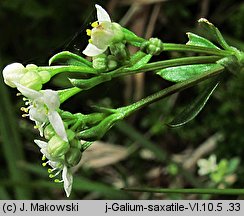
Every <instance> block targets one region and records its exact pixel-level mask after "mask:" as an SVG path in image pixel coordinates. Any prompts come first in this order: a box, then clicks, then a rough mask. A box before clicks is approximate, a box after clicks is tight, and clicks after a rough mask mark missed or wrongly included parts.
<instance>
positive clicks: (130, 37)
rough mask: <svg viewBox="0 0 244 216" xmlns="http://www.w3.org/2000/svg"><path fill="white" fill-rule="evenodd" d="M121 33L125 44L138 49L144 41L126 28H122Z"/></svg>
mask: <svg viewBox="0 0 244 216" xmlns="http://www.w3.org/2000/svg"><path fill="white" fill-rule="evenodd" d="M122 31H123V33H124V37H125V40H126V42H128V43H130V44H132V45H134V46H137V47H140V46H141V44H142V42H144V41H145V39H144V38H141V37H138V36H137V35H136V34H135V33H134V32H132V31H130V30H128V29H126V28H122Z"/></svg>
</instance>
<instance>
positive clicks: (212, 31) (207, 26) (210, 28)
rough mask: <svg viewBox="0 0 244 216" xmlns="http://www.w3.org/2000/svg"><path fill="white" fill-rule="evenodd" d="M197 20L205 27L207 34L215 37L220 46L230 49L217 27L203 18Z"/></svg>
mask: <svg viewBox="0 0 244 216" xmlns="http://www.w3.org/2000/svg"><path fill="white" fill-rule="evenodd" d="M198 22H199V24H200V25H201V26H202V27H203V28H205V29H206V31H207V33H208V34H210V35H213V37H215V39H216V40H217V41H218V43H219V45H220V46H222V47H223V48H224V49H226V50H232V49H231V47H230V46H229V45H228V44H227V43H226V41H225V39H224V38H223V36H222V34H221V33H220V31H219V29H218V28H216V27H215V26H214V25H213V24H212V23H211V22H209V21H208V20H207V19H204V18H201V19H199V20H198Z"/></svg>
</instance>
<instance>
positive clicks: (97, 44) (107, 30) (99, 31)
mask: <svg viewBox="0 0 244 216" xmlns="http://www.w3.org/2000/svg"><path fill="white" fill-rule="evenodd" d="M95 7H96V9H97V21H96V22H93V23H92V27H93V28H92V29H87V30H86V32H87V35H88V36H90V37H91V39H90V40H89V44H88V45H87V47H86V48H85V50H84V51H83V54H85V55H86V56H97V55H99V54H102V53H104V52H105V51H106V50H107V48H108V47H109V46H110V45H111V44H112V43H114V42H117V41H121V40H123V33H122V30H121V26H120V25H119V24H118V23H115V22H112V21H111V19H110V16H109V14H108V13H107V12H106V11H105V10H104V9H103V8H102V7H101V6H100V5H97V4H96V5H95Z"/></svg>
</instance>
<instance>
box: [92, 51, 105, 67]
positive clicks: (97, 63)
mask: <svg viewBox="0 0 244 216" xmlns="http://www.w3.org/2000/svg"><path fill="white" fill-rule="evenodd" d="M92 66H93V68H95V69H100V70H105V69H107V56H106V55H105V54H100V55H97V56H94V57H93V58H92Z"/></svg>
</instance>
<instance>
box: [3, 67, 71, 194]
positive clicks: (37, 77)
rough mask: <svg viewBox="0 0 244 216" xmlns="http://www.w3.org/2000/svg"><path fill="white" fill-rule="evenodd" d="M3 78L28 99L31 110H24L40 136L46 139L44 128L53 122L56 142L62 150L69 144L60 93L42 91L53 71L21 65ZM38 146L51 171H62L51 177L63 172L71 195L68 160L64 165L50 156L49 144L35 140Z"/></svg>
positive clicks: (68, 192)
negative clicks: (60, 110) (50, 72)
mask: <svg viewBox="0 0 244 216" xmlns="http://www.w3.org/2000/svg"><path fill="white" fill-rule="evenodd" d="M3 77H4V81H5V83H6V84H7V85H9V86H10V87H13V88H15V87H16V88H17V89H18V90H19V91H20V93H21V94H22V95H23V96H24V97H25V98H24V100H25V104H26V105H27V107H22V108H21V110H22V111H24V112H26V114H24V115H23V116H24V117H25V116H28V117H29V118H30V120H32V121H34V122H35V125H36V126H35V127H36V128H38V129H39V131H40V135H41V136H43V130H44V126H46V125H47V124H49V123H50V124H51V126H52V128H53V129H54V131H55V134H56V135H57V136H56V137H58V140H55V141H56V143H58V144H60V146H61V147H63V146H62V145H65V144H68V138H67V134H66V130H65V127H64V123H63V121H62V118H61V116H60V115H59V113H58V109H59V106H60V99H59V96H58V93H57V92H56V91H53V90H51V89H46V90H41V88H42V84H43V83H45V82H47V81H49V80H50V78H51V77H50V75H49V72H48V71H41V72H38V71H37V66H36V65H32V64H31V65H27V66H26V67H24V66H23V65H22V64H20V63H13V64H10V65H8V66H6V67H5V68H4V70H3ZM35 143H36V144H37V145H38V146H39V147H40V148H41V152H42V154H43V156H44V158H47V159H48V162H47V163H44V164H48V165H50V166H51V167H52V168H53V169H52V170H51V171H50V172H54V171H56V170H58V172H57V173H56V174H55V175H52V174H50V175H51V177H54V176H56V175H58V174H59V173H60V172H61V171H62V181H59V182H63V183H64V189H65V192H66V195H67V196H69V195H70V192H71V188H72V182H73V177H72V174H71V172H70V169H69V168H68V167H67V166H66V164H65V162H64V161H63V163H62V161H60V160H57V158H55V157H52V156H51V155H50V153H49V152H51V151H48V150H47V146H48V143H47V142H44V141H41V140H35ZM56 143H54V142H53V144H52V145H53V146H55V144H56ZM68 147H69V146H68ZM67 151H68V148H67ZM67 151H66V152H67ZM66 152H65V153H66ZM57 182H58V181H57Z"/></svg>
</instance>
